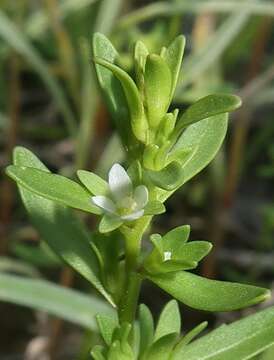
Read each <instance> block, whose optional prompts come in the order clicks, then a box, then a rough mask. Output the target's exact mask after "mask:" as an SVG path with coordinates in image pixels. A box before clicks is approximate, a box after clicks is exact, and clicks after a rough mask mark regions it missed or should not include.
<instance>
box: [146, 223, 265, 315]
mask: <svg viewBox="0 0 274 360" xmlns="http://www.w3.org/2000/svg"><path fill="white" fill-rule="evenodd" d="M189 231H190V229H189V226H180V227H177V228H175V229H174V230H171V231H170V232H168V233H167V234H166V235H165V236H163V237H161V236H160V235H158V234H154V235H152V237H151V241H152V242H153V245H154V248H153V250H152V252H151V253H150V254H149V255H148V257H147V258H146V259H145V261H144V269H145V271H146V274H145V277H147V278H148V279H150V280H151V281H152V282H154V283H155V284H156V285H158V286H159V287H161V288H162V289H164V290H165V291H166V292H167V293H169V294H170V295H172V296H173V297H174V298H175V299H177V300H179V301H181V302H182V303H184V304H186V305H188V306H190V307H193V308H195V309H199V310H206V311H230V310H236V309H240V308H243V307H247V306H250V305H253V304H256V303H258V302H261V301H263V300H265V299H266V298H268V297H269V295H270V294H269V291H268V290H267V289H264V288H260V287H256V286H250V285H244V284H238V283H230V282H224V281H217V280H210V279H206V278H203V277H200V276H197V275H194V274H191V273H189V272H186V271H185V270H190V269H194V268H195V267H196V266H197V265H198V262H199V261H200V260H201V259H202V258H203V257H204V256H206V255H207V254H208V252H209V251H210V250H211V244H210V243H208V242H206V241H193V242H190V243H187V240H188V237H189Z"/></svg>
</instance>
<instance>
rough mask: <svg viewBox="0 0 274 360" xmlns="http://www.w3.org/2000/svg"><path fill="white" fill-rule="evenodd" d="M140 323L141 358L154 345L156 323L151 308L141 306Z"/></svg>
mask: <svg viewBox="0 0 274 360" xmlns="http://www.w3.org/2000/svg"><path fill="white" fill-rule="evenodd" d="M139 323H140V350H139V353H140V357H141V356H142V355H143V354H144V353H145V352H146V350H147V349H148V347H149V346H150V345H151V344H152V341H153V334H154V322H153V317H152V314H151V312H150V310H149V308H148V307H147V306H146V305H144V304H141V305H140V306H139Z"/></svg>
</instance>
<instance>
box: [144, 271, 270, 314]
mask: <svg viewBox="0 0 274 360" xmlns="http://www.w3.org/2000/svg"><path fill="white" fill-rule="evenodd" d="M148 278H149V279H150V280H151V281H153V282H154V283H155V284H156V285H158V286H159V287H160V288H162V289H163V290H165V291H166V292H167V293H169V294H170V295H172V296H173V297H174V298H175V299H177V300H179V301H181V302H182V303H184V304H186V305H188V306H190V307H192V308H194V309H198V310H205V311H231V310H237V309H241V308H244V307H247V306H251V305H254V304H257V303H259V302H261V301H264V300H265V299H267V298H268V297H269V296H270V292H269V290H267V289H264V288H260V287H256V286H251V285H244V284H238V283H231V282H225V281H217V280H210V279H206V278H203V277H201V276H198V275H195V274H191V273H189V272H185V271H179V272H176V273H169V274H164V275H149V276H148Z"/></svg>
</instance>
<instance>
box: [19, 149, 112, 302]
mask: <svg viewBox="0 0 274 360" xmlns="http://www.w3.org/2000/svg"><path fill="white" fill-rule="evenodd" d="M13 156H14V163H15V164H16V165H20V166H26V165H28V166H32V167H34V168H37V169H40V170H43V171H49V170H48V169H47V168H46V167H45V165H44V164H43V163H42V162H41V161H40V160H39V159H38V158H37V157H36V156H35V155H34V154H33V153H32V152H30V151H29V150H27V149H25V148H23V147H16V148H15V150H14V154H13ZM19 190H20V194H21V197H22V200H23V203H24V205H25V207H26V209H27V211H28V213H29V216H30V219H31V221H32V223H33V225H34V226H35V227H36V229H37V230H38V232H39V233H40V235H41V237H42V239H43V240H44V241H45V242H46V243H47V244H48V245H49V247H50V248H51V249H52V251H53V252H54V253H56V254H57V255H58V256H59V257H60V258H61V259H62V260H63V261H64V262H65V263H67V264H68V265H69V266H71V267H72V268H73V269H74V270H76V271H77V272H78V273H79V274H81V275H82V276H83V277H84V278H85V279H86V280H88V281H89V282H90V283H91V284H93V286H94V287H95V288H96V289H97V290H98V291H99V292H100V293H101V294H102V295H103V296H105V298H106V299H107V300H108V301H109V302H110V303H111V304H113V301H112V298H111V296H110V295H109V294H108V293H107V292H106V291H105V289H104V287H103V285H102V283H101V281H100V280H99V277H100V266H99V262H98V257H97V249H96V247H95V246H94V244H93V243H92V242H91V239H90V236H89V234H88V233H87V231H86V229H85V227H84V226H83V224H82V223H81V222H80V221H79V220H78V218H77V217H76V216H75V215H74V214H73V213H72V211H71V209H68V208H66V207H64V206H61V205H58V204H56V203H55V202H53V201H51V200H47V199H45V198H43V197H40V196H38V195H35V194H34V193H33V192H30V191H29V190H26V189H25V188H23V187H21V186H19ZM60 229H61V231H60Z"/></svg>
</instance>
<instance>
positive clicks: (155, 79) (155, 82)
mask: <svg viewBox="0 0 274 360" xmlns="http://www.w3.org/2000/svg"><path fill="white" fill-rule="evenodd" d="M144 81H145V99H146V111H147V117H148V122H149V124H150V126H151V127H152V128H156V127H157V126H158V125H159V123H160V122H161V119H162V117H163V116H164V115H165V113H166V111H167V109H168V106H169V103H170V92H171V83H172V77H171V71H170V69H169V67H168V65H167V63H166V62H165V60H164V59H163V58H161V57H160V56H159V55H155V54H151V55H148V57H147V59H146V66H145V74H144Z"/></svg>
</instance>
